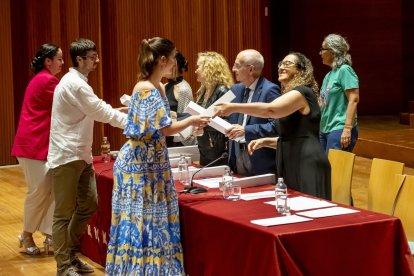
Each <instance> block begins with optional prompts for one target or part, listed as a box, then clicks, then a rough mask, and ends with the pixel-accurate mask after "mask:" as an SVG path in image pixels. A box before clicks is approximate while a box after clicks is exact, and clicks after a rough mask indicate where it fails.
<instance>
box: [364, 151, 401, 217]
mask: <svg viewBox="0 0 414 276" xmlns="http://www.w3.org/2000/svg"><path fill="white" fill-rule="evenodd" d="M403 170H404V163H401V162H396V161H390V160H385V159H379V158H374V159H373V160H372V166H371V173H370V177H369V183H368V210H371V211H374V212H378V213H383V214H387V215H392V213H393V207H394V202H395V199H396V198H397V194H398V191H399V189H400V187H401V185H402V183H398V181H396V178H395V175H396V174H402V173H403Z"/></svg>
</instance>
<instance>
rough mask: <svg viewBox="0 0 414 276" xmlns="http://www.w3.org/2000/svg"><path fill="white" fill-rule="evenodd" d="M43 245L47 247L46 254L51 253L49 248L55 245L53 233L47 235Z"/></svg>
mask: <svg viewBox="0 0 414 276" xmlns="http://www.w3.org/2000/svg"><path fill="white" fill-rule="evenodd" d="M43 245H44V247H45V253H46V255H49V249H50V247H51V246H53V240H52V236H51V235H46V238H45V241H44V242H43Z"/></svg>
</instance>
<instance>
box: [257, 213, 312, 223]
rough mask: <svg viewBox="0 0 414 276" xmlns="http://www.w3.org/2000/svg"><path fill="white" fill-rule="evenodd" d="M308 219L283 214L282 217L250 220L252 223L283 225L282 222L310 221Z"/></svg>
mask: <svg viewBox="0 0 414 276" xmlns="http://www.w3.org/2000/svg"><path fill="white" fill-rule="evenodd" d="M310 220H312V219H310V218H304V217H300V216H296V215H292V216H283V217H275V218H267V219H256V220H252V221H250V222H251V223H253V224H257V225H261V226H273V225H283V224H290V223H298V222H305V221H310Z"/></svg>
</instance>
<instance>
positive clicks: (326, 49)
mask: <svg viewBox="0 0 414 276" xmlns="http://www.w3.org/2000/svg"><path fill="white" fill-rule="evenodd" d="M329 50H330V49H329V48H323V47H321V50H320V52H322V51H329Z"/></svg>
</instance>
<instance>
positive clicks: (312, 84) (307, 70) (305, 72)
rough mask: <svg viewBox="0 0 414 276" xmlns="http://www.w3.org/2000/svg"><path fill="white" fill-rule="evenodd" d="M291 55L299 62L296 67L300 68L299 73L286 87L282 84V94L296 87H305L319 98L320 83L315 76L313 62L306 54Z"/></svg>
mask: <svg viewBox="0 0 414 276" xmlns="http://www.w3.org/2000/svg"><path fill="white" fill-rule="evenodd" d="M289 55H293V56H295V57H296V59H297V62H296V64H295V65H296V67H297V68H298V72H297V73H296V74H295V75H294V77H293V78H292V79H291V80H290V81H289V82H288V83H287V84H286V85H283V84H282V92H283V93H285V92H288V91H290V90H292V89H293V88H295V87H298V86H301V85H304V86H307V87H309V88H311V89H312V90H313V93H314V94H315V95H316V96H319V87H318V83H317V82H316V80H315V77H314V76H313V66H312V62H311V61H310V60H309V59H308V58H307V57H306V56H305V55H304V54H302V53H299V52H292V53H289Z"/></svg>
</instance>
